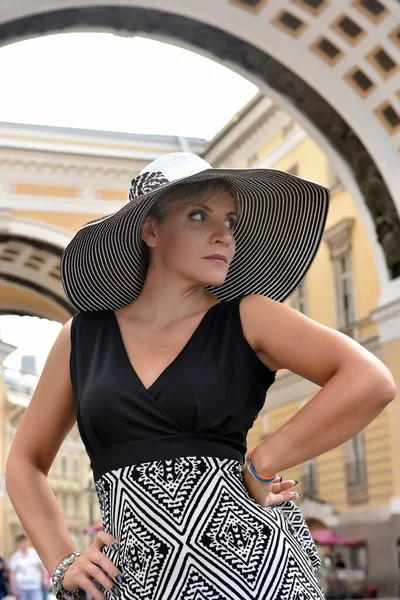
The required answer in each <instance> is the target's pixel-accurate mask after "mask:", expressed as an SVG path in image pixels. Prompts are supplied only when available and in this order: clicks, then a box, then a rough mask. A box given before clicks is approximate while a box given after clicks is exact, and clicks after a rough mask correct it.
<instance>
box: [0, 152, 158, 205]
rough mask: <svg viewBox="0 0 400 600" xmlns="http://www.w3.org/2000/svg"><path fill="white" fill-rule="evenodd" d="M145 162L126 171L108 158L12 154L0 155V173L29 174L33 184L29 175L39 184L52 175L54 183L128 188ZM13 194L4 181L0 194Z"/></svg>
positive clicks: (16, 175)
mask: <svg viewBox="0 0 400 600" xmlns="http://www.w3.org/2000/svg"><path fill="white" fill-rule="evenodd" d="M78 153H79V149H78V148H75V149H74V154H75V155H77V154H78ZM157 156H159V155H157ZM145 164H147V161H146V163H145V162H143V165H140V166H137V167H136V168H134V166H135V165H131V166H130V167H129V168H128V167H127V166H124V167H122V166H117V165H113V160H112V159H110V160H109V161H108V162H105V161H103V162H98V163H95V162H93V161H90V163H89V162H87V161H85V162H83V161H82V160H81V162H79V163H78V162H77V161H76V160H75V161H71V160H68V159H62V160H60V159H55V160H52V161H49V160H48V158H47V157H46V156H43V159H42V160H40V159H39V158H38V157H35V158H32V156H28V155H26V156H24V155H23V154H20V155H19V156H18V158H17V157H15V158H14V157H13V156H12V155H8V156H3V157H1V155H0V173H1V174H2V177H3V178H4V176H6V177H7V178H8V179H10V176H12V177H13V179H15V177H18V176H20V175H22V176H24V179H26V178H27V175H28V174H29V181H30V182H32V181H33V180H32V175H37V176H38V180H39V181H43V176H46V177H47V178H49V177H52V176H55V177H56V179H57V180H60V179H62V178H63V179H67V180H70V179H72V180H74V182H75V183H76V182H77V180H78V183H79V182H80V181H84V182H88V181H90V182H91V183H92V184H93V183H96V184H97V186H98V187H99V182H100V183H101V182H102V181H106V182H107V181H113V182H116V181H118V182H121V183H123V184H124V185H125V186H127V185H128V184H129V182H130V180H131V179H132V178H133V177H134V176H135V175H137V173H139V171H140V169H141V166H144V165H145ZM12 191H13V184H12V183H8V182H3V184H2V187H1V189H0V193H1V194H7V193H10V192H12Z"/></svg>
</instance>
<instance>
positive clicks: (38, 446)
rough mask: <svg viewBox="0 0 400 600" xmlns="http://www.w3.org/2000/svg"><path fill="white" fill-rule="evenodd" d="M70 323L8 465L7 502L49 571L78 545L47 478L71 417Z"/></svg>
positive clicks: (45, 372) (49, 362)
mask: <svg viewBox="0 0 400 600" xmlns="http://www.w3.org/2000/svg"><path fill="white" fill-rule="evenodd" d="M70 327H71V321H68V323H66V325H65V326H64V327H63V329H62V330H61V332H60V334H59V336H58V338H57V340H56V342H55V343H54V345H53V347H52V349H51V351H50V353H49V356H48V359H47V362H46V365H45V367H44V369H43V373H42V375H41V377H40V379H39V382H38V385H37V387H36V390H35V393H34V394H33V397H32V399H31V402H30V404H29V406H28V408H27V409H26V411H25V414H24V416H23V417H22V419H21V423H20V425H19V427H18V429H17V432H16V434H15V438H14V441H13V444H12V446H11V450H10V453H9V456H8V460H7V466H6V485H7V491H8V494H9V496H10V499H11V502H12V503H13V505H14V508H15V510H16V513H17V515H18V517H19V519H20V521H21V523H22V525H23V526H24V529H25V530H26V532H27V534H28V536H29V537H30V539H31V540H32V542H33V545H34V546H35V548H36V550H37V551H38V553H39V555H40V557H41V559H42V561H43V563H44V565H45V566H46V568H47V570H48V571H49V572H50V573H51V572H52V570H53V569H54V568H55V567H56V566H57V565H58V564H59V562H60V561H61V560H62V559H63V558H64V557H65V556H66V555H67V554H70V553H71V552H74V551H75V550H76V548H75V544H74V543H73V541H72V538H71V536H70V534H69V532H68V529H67V527H66V526H65V524H64V521H63V519H62V515H61V511H60V509H59V507H58V504H57V501H56V498H55V496H54V494H53V491H52V489H51V487H50V485H49V483H48V481H47V474H48V472H49V470H50V467H51V465H52V463H53V461H54V458H55V456H56V454H57V452H58V450H59V448H60V446H61V444H62V442H63V440H64V439H65V437H66V436H67V434H68V432H69V431H70V430H71V428H72V427H73V425H74V423H75V407H74V397H73V390H72V384H71V379H70V373H69V358H70V351H71V345H70Z"/></svg>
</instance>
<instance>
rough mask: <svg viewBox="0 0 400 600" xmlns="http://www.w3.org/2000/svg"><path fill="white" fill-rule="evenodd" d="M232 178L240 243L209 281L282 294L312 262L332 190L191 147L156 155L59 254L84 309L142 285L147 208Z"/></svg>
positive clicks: (281, 297) (127, 297) (118, 300)
mask: <svg viewBox="0 0 400 600" xmlns="http://www.w3.org/2000/svg"><path fill="white" fill-rule="evenodd" d="M210 179H224V180H227V181H229V183H230V184H231V186H232V188H233V189H234V192H235V195H236V197H237V200H238V203H239V205H240V218H239V220H238V222H237V225H236V227H235V241H236V251H235V256H234V258H233V260H232V262H231V265H230V267H229V271H228V275H227V278H226V280H225V282H224V284H223V285H222V286H220V287H211V286H210V287H208V288H206V289H207V290H208V291H209V292H210V293H211V294H212V295H213V296H214V297H215V298H218V299H220V300H229V299H232V298H235V297H238V296H241V295H248V294H261V295H264V296H268V297H269V298H272V299H273V300H277V301H279V302H283V301H285V300H286V299H287V298H289V296H291V294H292V293H293V292H294V291H295V290H296V288H297V287H298V286H299V285H300V283H301V282H302V280H303V279H304V277H305V275H306V273H307V271H308V270H309V268H310V266H311V264H312V262H313V260H314V258H315V256H316V253H317V251H318V248H319V245H320V243H321V239H322V234H323V231H324V227H325V222H326V217H327V213H328V206H329V190H327V189H326V188H324V187H322V186H321V185H318V184H316V183H313V182H311V181H306V180H304V179H301V178H299V177H295V176H294V175H290V174H288V173H284V172H282V171H276V170H272V169H213V168H212V167H211V166H210V165H209V164H208V163H207V162H206V161H205V160H203V159H202V158H200V157H199V156H197V155H195V154H190V153H186V152H180V153H172V154H167V155H165V156H162V157H160V158H157V159H156V160H155V161H154V162H152V163H151V164H150V165H149V166H148V167H146V168H145V169H144V170H143V171H142V172H141V173H140V174H139V175H138V176H137V177H136V178H135V179H134V180H133V181H132V186H131V188H130V190H129V196H128V199H129V202H127V204H126V205H125V206H123V207H122V208H121V209H120V210H119V211H117V212H116V213H113V214H111V215H108V216H106V217H102V218H100V219H96V220H95V221H91V222H89V223H87V224H86V225H84V226H83V227H82V228H81V229H80V230H79V231H78V232H77V233H76V235H75V236H74V238H73V239H72V240H71V242H70V243H69V244H68V246H67V247H66V249H65V250H64V253H63V255H62V258H61V280H62V283H63V286H64V290H65V293H66V295H67V298H68V299H69V301H70V302H71V303H72V304H73V305H74V306H75V307H76V308H77V309H78V310H80V311H90V310H106V309H112V310H116V309H117V308H121V307H122V306H126V305H127V304H130V303H131V302H132V301H133V300H135V298H137V296H138V295H139V294H140V292H141V289H142V286H143V277H142V271H141V264H142V249H143V241H142V238H141V228H142V225H143V223H144V220H145V218H146V216H147V213H148V212H149V209H150V208H151V206H152V205H153V204H154V202H155V201H156V200H157V199H158V198H159V197H160V196H162V194H163V193H164V192H165V190H167V189H168V188H170V187H171V186H172V185H176V184H177V183H190V182H197V181H205V180H210Z"/></svg>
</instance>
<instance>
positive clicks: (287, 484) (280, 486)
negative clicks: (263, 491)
mask: <svg viewBox="0 0 400 600" xmlns="http://www.w3.org/2000/svg"><path fill="white" fill-rule="evenodd" d="M297 483H298V482H296V481H295V480H294V479H287V480H286V481H282V482H280V481H277V482H276V483H273V484H272V490H271V491H272V492H273V493H274V494H278V493H279V492H285V491H286V490H289V489H290V488H292V487H294V486H295V485H297Z"/></svg>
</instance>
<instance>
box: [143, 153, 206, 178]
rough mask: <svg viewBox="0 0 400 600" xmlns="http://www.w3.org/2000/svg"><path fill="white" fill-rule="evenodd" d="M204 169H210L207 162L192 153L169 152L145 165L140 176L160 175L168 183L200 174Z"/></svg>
mask: <svg viewBox="0 0 400 600" xmlns="http://www.w3.org/2000/svg"><path fill="white" fill-rule="evenodd" d="M206 169H211V165H209V164H208V162H207V161H205V160H204V159H202V158H200V156H197V154H193V153H192V152H171V153H170V154H164V155H163V156H159V157H158V158H156V159H155V160H153V162H152V163H150V164H149V165H147V167H145V168H144V169H142V171H141V172H140V175H143V174H144V173H162V174H163V176H164V177H165V178H166V179H168V181H170V182H171V181H176V180H177V179H182V178H183V177H190V176H191V175H196V173H201V171H205V170H206Z"/></svg>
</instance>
